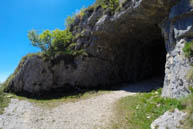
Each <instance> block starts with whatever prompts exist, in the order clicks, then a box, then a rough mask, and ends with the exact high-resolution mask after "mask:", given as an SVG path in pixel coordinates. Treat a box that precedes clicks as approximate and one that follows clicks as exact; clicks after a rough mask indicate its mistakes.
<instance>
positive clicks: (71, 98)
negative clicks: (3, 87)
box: [9, 90, 111, 108]
mask: <svg viewBox="0 0 193 129" xmlns="http://www.w3.org/2000/svg"><path fill="white" fill-rule="evenodd" d="M110 92H111V91H102V90H101V91H87V92H85V93H78V94H74V95H65V96H63V97H56V98H53V99H33V98H26V97H22V96H17V95H15V94H9V96H11V97H12V98H16V99H19V100H25V101H29V102H31V103H34V104H35V105H36V106H41V107H43V108H54V107H56V106H58V105H60V104H62V103H64V102H76V101H79V100H84V99H88V98H91V97H96V96H99V95H103V94H106V93H110Z"/></svg>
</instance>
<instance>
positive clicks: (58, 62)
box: [8, 0, 177, 94]
mask: <svg viewBox="0 0 193 129" xmlns="http://www.w3.org/2000/svg"><path fill="white" fill-rule="evenodd" d="M176 2H177V1H176V0H175V1H172V0H153V1H152V0H128V1H126V2H123V1H121V2H120V4H121V6H120V9H119V10H117V11H115V12H113V11H112V10H111V9H108V8H107V9H103V8H102V7H100V6H98V7H97V8H94V9H93V8H90V9H88V10H86V11H85V15H84V16H83V17H82V18H80V17H76V19H75V22H74V23H73V24H72V25H71V26H70V31H71V32H72V34H73V35H74V36H75V37H76V39H75V41H74V42H76V50H79V49H85V50H86V52H87V53H88V56H87V57H83V56H76V57H56V59H53V60H54V61H51V60H50V61H45V60H44V59H43V58H41V57H38V58H37V57H36V56H35V57H29V58H28V59H26V60H25V61H24V64H23V65H22V67H20V68H19V70H18V72H17V73H15V75H16V76H15V77H14V78H13V79H12V80H11V81H10V82H9V84H8V89H10V91H13V92H30V93H32V94H35V93H39V92H41V91H50V90H52V89H56V88H75V89H79V88H86V89H89V88H94V87H100V88H101V87H102V88H104V87H107V86H112V85H116V84H120V83H122V82H135V81H138V80H142V79H145V78H148V77H151V76H152V75H153V74H154V72H155V71H156V69H161V68H160V65H164V61H163V62H159V60H160V57H162V56H163V57H164V56H165V55H164V54H162V52H158V51H159V50H164V49H165V48H164V44H163V40H162V39H163V38H162V35H161V30H160V28H159V26H158V24H160V23H161V22H162V21H163V19H165V18H167V17H168V16H169V12H170V9H171V8H172V6H174V5H175V4H176ZM163 53H164V52H163ZM152 55H153V56H152ZM157 57H158V58H157ZM155 62H157V63H155Z"/></svg>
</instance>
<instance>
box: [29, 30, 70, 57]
mask: <svg viewBox="0 0 193 129" xmlns="http://www.w3.org/2000/svg"><path fill="white" fill-rule="evenodd" d="M28 38H29V40H30V41H31V43H32V45H33V46H35V47H38V48H40V49H41V50H42V51H43V52H45V53H46V54H48V55H50V56H52V55H53V54H55V53H70V52H71V51H72V50H71V49H70V46H71V44H72V39H73V36H72V33H71V32H70V31H69V30H68V29H66V30H59V29H56V30H54V31H49V30H46V31H44V32H43V33H42V34H40V35H39V34H38V33H37V31H36V30H32V31H29V32H28Z"/></svg>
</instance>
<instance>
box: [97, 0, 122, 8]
mask: <svg viewBox="0 0 193 129" xmlns="http://www.w3.org/2000/svg"><path fill="white" fill-rule="evenodd" d="M95 4H96V5H100V6H102V8H110V9H112V10H115V9H116V8H117V7H118V5H119V0H96V3H95Z"/></svg>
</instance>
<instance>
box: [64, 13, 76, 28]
mask: <svg viewBox="0 0 193 129" xmlns="http://www.w3.org/2000/svg"><path fill="white" fill-rule="evenodd" d="M75 18H76V16H75V15H74V16H68V17H67V18H66V22H65V26H66V28H69V27H70V26H71V25H72V24H73V23H74V21H75Z"/></svg>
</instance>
